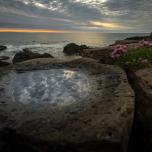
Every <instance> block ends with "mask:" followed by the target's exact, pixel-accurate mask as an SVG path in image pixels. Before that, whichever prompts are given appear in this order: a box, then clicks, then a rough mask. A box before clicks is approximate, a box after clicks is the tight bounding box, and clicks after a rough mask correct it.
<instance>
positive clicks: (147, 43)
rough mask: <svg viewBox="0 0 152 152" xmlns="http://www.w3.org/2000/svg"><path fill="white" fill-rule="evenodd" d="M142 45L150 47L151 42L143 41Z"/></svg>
mask: <svg viewBox="0 0 152 152" xmlns="http://www.w3.org/2000/svg"><path fill="white" fill-rule="evenodd" d="M142 43H143V44H144V45H147V46H152V41H150V40H149V41H148V40H147V41H145V40H143V41H142Z"/></svg>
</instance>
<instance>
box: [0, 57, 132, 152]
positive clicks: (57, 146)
mask: <svg viewBox="0 0 152 152" xmlns="http://www.w3.org/2000/svg"><path fill="white" fill-rule="evenodd" d="M0 104H1V106H0V118H1V119H0V124H1V125H0V131H1V133H0V140H2V142H1V143H2V146H0V147H2V148H1V149H2V150H3V147H4V149H5V148H6V147H12V148H11V149H13V148H14V149H16V151H17V150H18V151H19V150H20V149H22V148H21V147H26V148H27V149H28V151H35V152H39V151H40V150H41V151H44V152H48V151H53V152H54V151H58V152H60V151H66V152H67V151H69V152H70V151H75V152H78V151H87V152H88V151H89V152H93V151H104V152H115V151H116V152H119V151H120V152H125V151H126V149H127V146H128V139H129V136H130V129H131V126H132V120H133V113H134V93H133V91H132V89H131V87H130V86H129V84H128V81H127V77H126V75H125V73H124V72H123V71H122V70H121V69H120V68H118V67H116V66H110V65H102V64H99V63H97V61H95V60H92V59H85V58H84V59H77V60H72V61H57V60H55V59H34V60H30V61H26V62H24V63H22V64H18V65H14V66H12V67H9V68H6V69H5V70H3V71H2V73H1V74H0ZM6 128H8V129H7V130H9V131H6ZM9 134H11V136H10V137H11V138H9V139H7V136H8V135H9ZM4 139H5V140H4ZM11 140H12V141H11ZM15 140H16V141H20V142H17V144H18V143H19V144H20V145H21V146H19V145H12V144H11V142H12V143H14V141H15ZM8 141H9V142H8ZM22 141H23V142H22ZM7 144H8V145H7ZM26 144H27V146H25V145H26ZM37 144H38V146H37ZM6 149H7V148H6ZM8 151H9V150H8ZM23 151H24V150H23Z"/></svg>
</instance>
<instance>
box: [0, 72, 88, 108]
mask: <svg viewBox="0 0 152 152" xmlns="http://www.w3.org/2000/svg"><path fill="white" fill-rule="evenodd" d="M0 87H1V88H2V87H3V88H4V89H5V96H7V97H10V98H11V100H12V101H14V102H20V103H22V104H33V105H43V104H52V105H54V106H63V105H69V104H72V103H74V102H76V101H80V100H83V99H84V98H85V97H86V96H87V95H88V94H89V91H90V84H89V80H88V77H87V76H86V75H85V74H84V73H81V72H80V71H74V70H69V69H50V70H37V71H26V72H20V73H16V72H13V73H12V72H11V73H10V74H8V75H7V76H4V78H3V79H2V80H1V84H0Z"/></svg>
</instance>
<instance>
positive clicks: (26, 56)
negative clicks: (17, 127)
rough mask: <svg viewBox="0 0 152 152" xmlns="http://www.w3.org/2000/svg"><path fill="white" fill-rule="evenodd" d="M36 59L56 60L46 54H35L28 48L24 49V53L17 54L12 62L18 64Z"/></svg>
mask: <svg viewBox="0 0 152 152" xmlns="http://www.w3.org/2000/svg"><path fill="white" fill-rule="evenodd" d="M36 58H54V57H53V56H52V55H50V54H48V53H44V54H39V53H34V52H32V51H31V50H30V49H28V48H26V49H23V51H21V52H18V53H16V54H15V56H14V58H13V60H12V62H13V63H18V62H23V61H26V60H30V59H36Z"/></svg>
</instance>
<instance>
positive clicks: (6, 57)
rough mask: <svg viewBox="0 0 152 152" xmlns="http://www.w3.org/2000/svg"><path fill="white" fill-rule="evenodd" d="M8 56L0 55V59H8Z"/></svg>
mask: <svg viewBox="0 0 152 152" xmlns="http://www.w3.org/2000/svg"><path fill="white" fill-rule="evenodd" d="M9 59H10V57H8V56H0V61H3V60H9Z"/></svg>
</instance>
